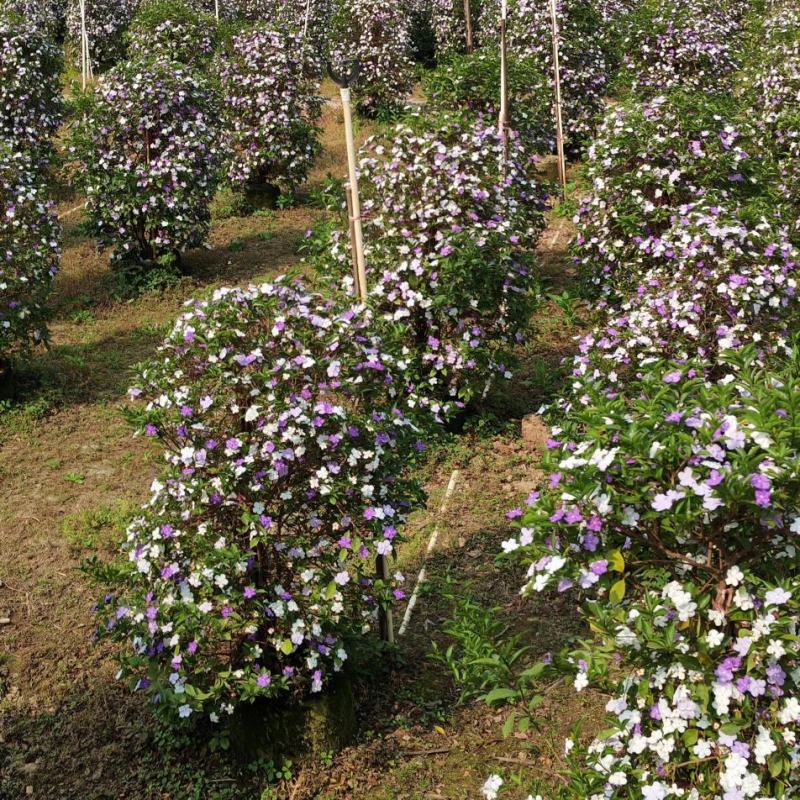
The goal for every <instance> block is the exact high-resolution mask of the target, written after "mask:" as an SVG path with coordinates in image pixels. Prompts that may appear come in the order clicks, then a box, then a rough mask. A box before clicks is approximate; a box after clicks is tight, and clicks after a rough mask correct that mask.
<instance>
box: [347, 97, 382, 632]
mask: <svg viewBox="0 0 800 800" xmlns="http://www.w3.org/2000/svg"><path fill="white" fill-rule="evenodd" d="M339 93H340V95H341V98H342V116H343V117H344V138H345V142H346V144H347V173H348V184H349V190H347V191H346V194H347V216H348V221H349V227H350V233H351V237H352V238H351V240H350V241H351V245H352V249H353V251H354V262H355V272H354V274H355V279H356V292H357V293H358V297H359V299H360V300H361V302H362V303H366V302H367V270H366V265H365V262H364V231H363V229H362V226H361V199H360V197H359V193H358V175H357V173H356V146H355V138H354V136H353V110H352V108H351V106H350V89H349V87H346V86H342V87H340V88H339ZM375 570H376V572H377V575H378V578H380V579H381V580H384V581H386V580H388V578H389V564H388V562H387V559H386V556H383V555H379V556H378V557H377V559H376V564H375ZM378 625H379V627H380V634H381V638H382V639H383V640H384V641H385V642H389V644H394V619H393V617H392V610H391V609H390V608H381V609H380V610H379V616H378Z"/></svg>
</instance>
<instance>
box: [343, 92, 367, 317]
mask: <svg viewBox="0 0 800 800" xmlns="http://www.w3.org/2000/svg"><path fill="white" fill-rule="evenodd" d="M339 93H340V94H341V97H342V115H343V116H344V138H345V143H346V144H347V179H348V181H349V182H350V192H351V195H352V205H353V209H352V210H353V214H352V216H353V244H354V246H355V250H356V266H357V272H358V294H359V297H360V298H361V301H362V302H364V303H366V301H367V270H366V266H365V264H364V232H363V229H362V227H361V199H360V198H359V195H358V177H357V176H356V146H355V141H354V139H353V111H352V109H351V107H350V89H349V88H348V87H344V88H340V89H339Z"/></svg>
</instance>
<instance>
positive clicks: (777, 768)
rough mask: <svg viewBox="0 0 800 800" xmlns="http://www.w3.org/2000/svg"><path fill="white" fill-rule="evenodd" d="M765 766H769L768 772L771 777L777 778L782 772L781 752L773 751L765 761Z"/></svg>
mask: <svg viewBox="0 0 800 800" xmlns="http://www.w3.org/2000/svg"><path fill="white" fill-rule="evenodd" d="M767 766H768V767H769V774H770V775H772V777H773V778H777V777H778V775H780V774H781V772H783V755H781V753H773V754H772V755H771V756H770V757H769V759H768V761H767Z"/></svg>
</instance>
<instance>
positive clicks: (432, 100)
mask: <svg viewBox="0 0 800 800" xmlns="http://www.w3.org/2000/svg"><path fill="white" fill-rule="evenodd" d="M508 93H509V96H510V97H512V98H513V102H512V103H510V119H509V123H510V127H511V128H512V130H514V131H516V132H517V133H518V134H519V136H520V139H521V141H522V142H523V143H524V145H525V147H526V148H527V149H528V151H529V152H532V153H549V152H551V150H552V149H553V148H554V147H555V124H554V122H553V115H552V108H551V103H550V99H551V98H550V89H549V86H548V81H547V78H546V76H545V75H544V73H543V72H542V71H541V70H540V69H539V67H538V66H537V65H536V63H535V61H534V60H533V59H532V58H530V57H520V58H513V59H511V60H510V62H509V65H508ZM425 96H426V97H427V99H428V102H429V104H430V105H431V106H432V107H433V108H434V109H436V110H447V111H449V112H451V113H457V112H465V113H466V114H469V115H471V116H472V117H474V115H475V114H479V115H482V116H485V117H489V118H495V119H496V118H497V115H498V113H499V111H500V54H499V51H497V50H496V49H493V50H489V49H488V48H481V49H479V50H477V51H476V52H475V53H473V54H471V55H468V56H453V57H452V58H450V59H449V60H448V61H447V62H445V63H444V64H442V65H441V66H439V67H438V68H437V69H435V70H433V71H431V72H429V73H428V74H427V75H426V76H425Z"/></svg>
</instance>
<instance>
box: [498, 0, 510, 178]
mask: <svg viewBox="0 0 800 800" xmlns="http://www.w3.org/2000/svg"><path fill="white" fill-rule="evenodd" d="M507 22H508V0H502V2H501V4H500V118H499V120H498V133H499V135H500V140H501V141H502V143H503V166H504V168H505V163H506V161H508V42H507V32H506V26H507Z"/></svg>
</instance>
